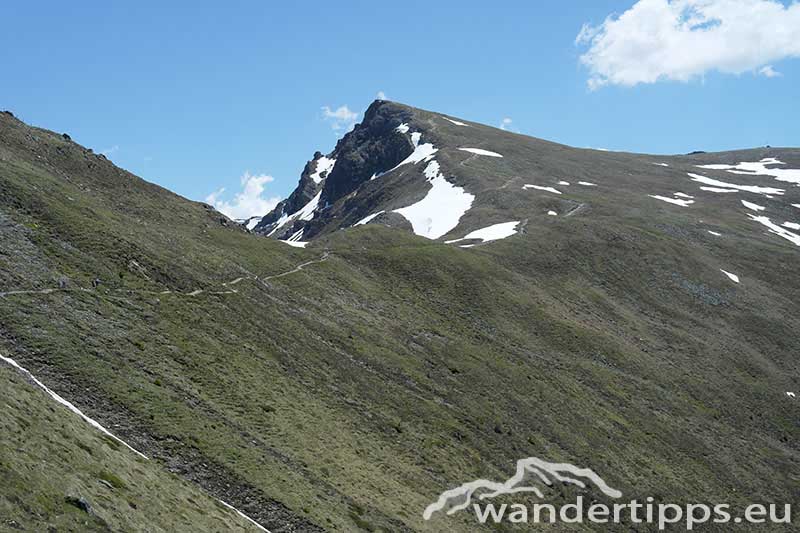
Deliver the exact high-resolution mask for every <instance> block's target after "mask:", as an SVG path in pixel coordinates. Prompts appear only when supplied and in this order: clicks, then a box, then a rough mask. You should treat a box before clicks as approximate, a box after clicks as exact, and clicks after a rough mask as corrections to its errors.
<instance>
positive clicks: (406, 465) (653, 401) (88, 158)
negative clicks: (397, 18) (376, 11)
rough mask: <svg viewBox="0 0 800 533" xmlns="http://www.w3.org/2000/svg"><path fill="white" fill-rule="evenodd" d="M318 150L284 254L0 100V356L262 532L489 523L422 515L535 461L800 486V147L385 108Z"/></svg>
mask: <svg viewBox="0 0 800 533" xmlns="http://www.w3.org/2000/svg"><path fill="white" fill-rule="evenodd" d="M398 113H399V114H400V115H399V116H398ZM376 117H382V118H381V119H380V120H378V118H376ZM453 121H455V122H459V123H461V124H464V125H459V124H456V123H455V122H453ZM373 122H374V124H373ZM365 124H366V126H365ZM404 124H405V125H406V127H407V128H408V129H407V130H406V127H401V128H400V129H399V130H398V127H400V126H402V125H404ZM415 133H419V134H420V135H418V136H417V135H413V134H415ZM428 143H430V144H431V145H432V146H430V147H426V146H425V145H426V144H428ZM460 148H470V149H479V150H486V151H489V152H493V153H497V154H500V155H502V156H503V157H494V156H491V155H486V154H485V153H480V152H479V153H475V152H465V151H463V150H460ZM432 150H436V152H433V151H432ZM414 154H416V155H414ZM412 156H413V157H412ZM326 157H327V158H328V159H329V160H334V159H335V163H333V168H332V169H331V168H330V163H325V164H324V165H323V167H326V168H327V170H326V171H325V173H323V172H322V171H320V173H319V174H318V178H319V182H318V183H317V180H315V179H314V178H312V175H313V174H315V173H316V172H317V170H318V169H319V164H318V163H319V162H320V161H321V157H315V159H314V160H313V161H312V162H311V164H309V166H308V167H307V168H306V171H305V172H304V176H305V182H306V185H307V187H304V188H303V192H302V194H300V193H295V194H296V195H297V196H296V197H295V199H294V200H291V201H287V203H286V204H284V205H285V206H289V207H285V209H284V211H283V212H281V213H280V214H278V215H277V219H278V220H279V219H280V218H281V217H282V216H283V215H286V216H287V222H285V224H284V225H283V226H281V227H280V228H279V229H278V231H277V232H275V233H273V237H276V236H277V237H281V238H282V239H286V238H289V237H293V236H294V237H295V240H302V241H307V240H310V243H309V244H308V246H307V247H306V249H298V248H294V247H291V246H287V245H286V244H285V243H282V242H278V241H276V240H274V239H268V238H264V237H263V236H260V235H257V234H252V233H250V232H248V231H246V230H245V229H244V228H242V227H241V226H240V225H238V224H236V223H234V222H232V221H229V220H228V219H226V218H224V217H222V216H221V215H220V214H219V213H216V212H215V211H213V210H212V209H210V208H208V207H207V206H204V205H203V204H198V203H194V202H190V201H187V200H185V199H182V198H180V197H178V196H176V195H174V194H172V193H169V192H168V191H165V190H163V189H161V188H159V187H157V186H154V185H151V184H148V183H146V182H144V181H142V180H140V179H138V178H136V177H135V176H132V175H131V174H129V173H126V172H125V171H122V170H120V169H118V168H116V167H114V166H113V165H112V164H111V163H109V162H108V161H105V160H104V159H103V158H102V157H101V156H97V155H95V154H92V153H91V152H90V151H88V150H86V149H84V148H82V147H81V146H79V145H77V144H76V143H74V142H72V141H70V140H68V139H66V138H64V137H62V136H61V135H57V134H54V133H52V132H47V131H44V130H39V129H35V128H31V127H29V126H26V125H25V124H23V123H21V122H19V121H17V120H16V119H14V118H12V117H10V116H8V115H2V114H0V217H2V219H1V220H0V243H2V245H1V246H0V350H2V352H3V353H7V354H9V355H10V356H11V357H13V358H14V359H15V360H17V361H19V362H20V364H21V365H23V366H24V367H25V368H27V369H29V370H30V371H31V372H32V373H33V374H34V375H35V376H37V377H38V378H39V379H40V380H41V381H42V382H44V383H45V384H46V385H47V386H49V387H50V388H52V389H54V390H55V392H57V393H58V394H60V395H62V396H63V397H65V398H66V399H68V400H70V401H71V402H73V403H74V404H75V405H76V406H78V407H79V408H80V409H81V410H82V411H84V412H85V413H86V414H88V415H89V416H91V417H92V418H94V419H96V420H97V421H98V422H100V423H101V424H103V425H104V426H105V427H108V428H112V429H113V430H114V432H115V434H117V435H119V436H120V437H121V438H123V439H124V440H125V441H126V442H129V443H130V444H131V445H132V446H134V447H135V448H136V449H138V450H141V451H143V452H144V453H145V454H146V455H147V456H148V457H150V458H151V460H150V464H152V465H158V466H160V467H162V468H163V469H166V470H168V471H171V472H173V473H175V474H178V475H179V476H181V477H182V478H183V479H184V480H186V481H191V482H194V483H197V484H198V486H199V487H202V489H203V490H204V491H205V492H207V493H209V494H210V495H212V496H214V497H217V498H221V499H223V500H225V501H227V502H230V503H231V504H233V505H234V506H235V507H237V508H239V509H241V510H242V511H243V512H245V513H246V514H247V515H248V516H251V517H253V518H254V519H256V520H257V521H259V523H261V524H262V525H264V526H265V527H267V528H269V529H270V530H271V531H275V532H277V531H319V530H329V531H453V532H462V531H480V530H483V529H482V527H481V526H478V525H477V524H476V522H475V521H474V519H473V518H472V517H470V516H469V515H467V514H465V513H456V514H454V515H452V516H443V515H436V516H434V517H433V518H431V519H430V520H425V519H424V518H423V515H422V513H423V510H424V509H425V508H426V507H427V506H428V505H429V504H431V503H432V502H434V501H436V499H437V498H438V496H439V495H440V494H441V493H442V492H443V491H445V490H447V489H450V488H452V487H456V486H458V485H461V484H462V483H464V482H466V481H469V480H473V479H479V478H484V479H506V478H508V477H509V476H510V475H511V474H512V473H513V469H514V465H515V464H516V462H517V460H519V459H521V458H525V457H532V456H535V457H541V458H544V459H546V460H548V461H563V462H568V463H572V464H576V465H586V466H590V467H591V468H593V469H594V470H595V471H597V472H598V473H600V475H602V476H603V478H604V479H605V480H606V481H607V482H608V483H609V484H610V485H612V486H613V487H615V488H617V489H619V490H621V491H622V493H623V494H624V495H625V498H626V499H629V498H630V499H633V498H638V499H640V500H643V499H644V498H645V497H647V496H652V497H654V498H656V500H657V501H670V502H695V501H703V502H706V501H712V502H713V501H725V502H728V503H730V504H732V505H741V504H743V503H745V502H747V503H749V502H751V501H759V502H796V501H798V500H800V492H799V489H798V487H799V486H800V484H798V478H797V472H798V466H799V465H800V448H799V447H798V444H797V443H798V437H800V426H798V423H797V421H798V408H800V406H799V405H798V404H797V401H796V399H795V398H793V397H792V396H790V395H787V392H792V391H794V392H798V389H800V376H799V374H798V371H799V370H800V364H798V361H797V357H796V347H797V346H799V345H800V334H798V332H799V331H800V314H798V308H797V303H796V302H797V301H798V299H800V279H799V278H798V276H797V275H796V273H795V264H796V262H797V259H798V254H799V253H800V247H799V246H798V243H797V242H795V237H794V236H795V235H796V234H797V233H798V231H796V230H794V229H792V226H791V224H796V223H798V222H800V208H798V207H796V206H797V205H800V194H799V191H800V189H798V187H797V186H796V182H793V181H791V180H794V179H795V177H794V176H795V175H794V174H792V173H791V172H790V171H789V169H797V168H800V151H798V150H796V149H767V148H765V149H759V150H750V151H743V152H729V153H723V154H698V155H694V156H681V157H670V158H667V157H655V156H644V155H635V154H621V153H609V152H602V151H591V150H579V149H573V148H568V147H564V146H561V145H556V144H552V143H547V142H545V141H540V140H536V139H531V138H528V137H524V136H519V135H515V134H512V133H507V132H502V131H499V130H495V129H492V128H487V127H485V126H480V125H478V124H473V123H467V122H465V121H460V120H457V119H452V118H449V119H447V118H444V117H442V116H441V115H438V114H433V113H427V112H423V111H419V110H415V109H413V108H409V107H405V106H400V105H399V104H392V103H386V102H378V103H376V104H373V106H372V107H371V108H370V111H369V112H368V113H367V116H366V118H365V122H364V123H363V124H362V125H361V126H358V127H357V128H356V129H355V130H354V131H353V132H352V133H350V134H348V136H346V137H345V138H344V139H343V140H342V141H340V143H339V144H338V145H337V148H336V150H334V152H332V153H331V154H328V155H327V156H326ZM409 157H412V159H411V160H409V161H408V162H406V163H403V162H404V161H406V159H408V158H409ZM768 158H774V159H768ZM426 159H427V161H426ZM775 160H778V161H780V162H781V163H777V162H776V161H775ZM759 161H761V163H757V162H759ZM434 162H435V163H437V167H438V168H434V167H433V166H432V164H433V163H434ZM742 162H745V163H748V162H749V163H751V165H750V166H742V167H739V168H720V167H715V168H699V167H698V166H697V165H712V164H713V165H722V164H725V165H738V164H739V163H742ZM401 163H403V164H401ZM397 165H400V166H399V167H397ZM663 165H668V166H663ZM753 165H756V166H757V168H759V171H758V174H754V173H752V172H750V171H749V170H748V169H751V168H756V167H754V166H753ZM394 167H397V168H394ZM761 167H764V168H763V169H761ZM312 168H313V170H312ZM393 168H394V169H393ZM341 169H344V170H341ZM776 169H777V170H776ZM779 170H780V171H784V172H779ZM309 171H310V172H309ZM732 171H735V172H732ZM381 172H383V174H381ZM765 172H767V173H771V174H774V175H765ZM795 172H796V171H795ZM689 173H692V174H694V175H695V177H694V178H693V177H692V176H689ZM426 174H427V175H426ZM373 175H375V179H371V178H372V177H373ZM698 176H700V177H698ZM309 180H310V182H309ZM695 180H701V181H695ZM711 180H716V182H714V181H711ZM787 180H788V181H787ZM311 182H313V185H312V183H311ZM562 182H563V183H562ZM566 182H568V183H569V184H568V185H567V184H566ZM581 182H583V183H581ZM718 182H723V183H725V184H726V185H720V184H719V183H718ZM526 185H528V186H529V187H525V186H526ZM701 187H706V188H711V189H716V190H704V189H701ZM437 188H438V189H437ZM456 189H461V191H458V190H456ZM722 189H724V190H727V191H729V192H718V190H722ZM431 190H437V191H438V190H441V191H444V193H443V195H442V196H438V194H439V193H438V192H437V193H436V195H435V197H434V198H433V199H432V200H433V201H432V205H433V206H434V207H435V209H428V208H427V206H426V204H422V207H419V206H418V205H417V202H419V201H421V200H422V201H424V199H425V198H427V196H428V193H429V192H430V191H431ZM554 191H557V192H554ZM732 191H736V192H732ZM676 193H680V194H676ZM312 195H313V196H312ZM317 195H319V196H318V198H319V200H318V204H317V205H318V206H319V210H317V209H313V210H312V209H309V212H312V213H313V216H310V217H307V219H303V220H300V219H301V218H302V217H300V216H298V217H295V218H292V216H293V215H294V214H295V213H292V212H291V211H292V210H293V209H295V208H296V206H297V205H300V204H301V203H303V201H306V199H308V198H309V197H311V199H309V200H308V201H307V202H306V204H304V206H307V205H308V203H309V202H312V200H313V199H314V198H315V197H317ZM687 195H688V196H692V197H693V198H688V197H687ZM467 196H470V197H472V201H471V202H470V203H469V205H468V206H467V202H466V199H467ZM659 197H660V198H659ZM450 200H454V201H453V202H451V201H450ZM743 202H746V203H743ZM290 204H291V205H290ZM415 205H417V207H416V208H415V209H409V208H411V207H412V206H415ZM454 206H455V207H454ZM753 206H756V207H753ZM465 207H466V209H464V208H465ZM456 208H457V209H456ZM761 208H763V209H761ZM301 210H302V208H301ZM397 210H399V212H397ZM380 211H384V214H381V215H378V216H376V217H374V218H372V219H371V220H370V221H369V222H370V223H368V224H366V223H365V224H360V225H359V224H357V223H358V222H360V221H362V220H363V219H364V218H365V217H368V216H370V215H375V214H376V213H378V212H380ZM549 212H553V213H555V215H552V214H548V213H549ZM418 213H421V214H420V215H419V216H417V214H418ZM456 215H458V216H456ZM271 216H273V220H272V221H271V222H270V221H268V222H265V223H263V224H262V225H260V226H259V228H257V231H260V232H263V233H271V232H273V230H275V219H274V218H275V214H274V213H273V215H271ZM428 219H429V220H428ZM453 220H455V224H453ZM509 222H511V223H512V224H508V223H509ZM495 224H505V225H504V226H499V227H493V228H492V229H489V230H485V231H483V232H480V233H478V236H479V237H481V238H480V239H476V238H475V235H471V236H470V238H469V239H467V240H460V241H458V242H454V243H450V244H447V243H446V242H444V241H448V240H454V239H460V238H465V237H467V236H468V234H469V233H471V232H474V231H476V230H480V229H482V228H486V227H488V226H493V225H495ZM786 224H789V225H790V226H787V225H786ZM450 225H452V227H450ZM353 226H355V227H353ZM283 228H285V229H283ZM341 228H346V229H345V230H344V231H339V229H341ZM301 230H302V231H303V233H302V234H299V235H298V232H299V231H301ZM422 235H425V236H422ZM487 236H488V237H501V236H502V237H504V238H497V239H495V240H489V242H485V243H484V240H487V239H484V238H483V237H487ZM426 237H434V238H426ZM479 242H480V243H481V244H480V245H479V246H473V247H470V248H463V247H462V246H465V245H466V246H468V245H471V244H476V243H479ZM724 271H725V272H728V273H729V274H726V273H725V272H724ZM730 275H732V276H733V277H735V278H736V279H734V278H733V277H731V276H730ZM98 278H99V279H100V280H101V283H100V284H99V286H96V287H95V286H93V285H96V284H93V283H92V281H93V280H95V279H98ZM8 376H9V374H8V373H5V374H2V375H0V379H8ZM11 379H15V378H13V376H12V377H11ZM11 393H12V394H19V393H18V392H14V391H12V392H11ZM33 438H35V439H44V438H45V437H43V436H34V437H33ZM51 438H52V439H53V440H54V441H55V443H60V442H62V441H63V440H64V439H66V437H65V436H64V435H61V434H56V435H53V436H52V437H51ZM23 452H24V450H23ZM26 457H27V458H26ZM31 457H35V456H32V455H30V454H28V455H26V454H25V453H14V454H12V453H10V451H9V449H7V448H5V447H3V448H0V458H1V459H2V464H3V465H4V466H5V465H9V464H12V465H13V464H17V465H18V464H21V462H22V461H26V460H35V459H30V458H31ZM15 468H16V467H15ZM70 471H74V472H79V473H80V472H88V473H86V474H81V475H85V476H89V475H91V472H94V471H95V465H91V464H90V465H87V464H86V462H85V461H83V462H75V463H74V464H73V465H71V466H70ZM118 475H119V474H118ZM60 490H62V489H61V487H59V491H60ZM575 490H577V489H575V488H565V489H563V490H559V494H557V495H556V496H555V498H556V500H559V501H569V499H570V497H571V496H572V495H573V494H574V491H575ZM585 493H586V494H587V496H588V497H589V498H590V499H591V498H595V499H599V500H603V499H606V496H605V495H604V494H602V493H599V492H598V491H594V490H592V489H591V488H587V489H586V491H585ZM0 494H6V489H2V488H0ZM24 504H25V505H28V506H30V507H32V508H34V509H35V508H36V506H37V505H39V504H31V503H29V502H24ZM17 505H19V506H21V505H22V504H17ZM178 508H181V507H180V506H179V507H178ZM187 512H188V511H187ZM582 527H583V526H579V525H568V524H558V525H557V526H556V527H554V528H553V529H554V530H567V531H577V530H587V529H589V527H588V526H586V529H582ZM704 530H705V531H727V530H728V529H727V527H722V526H717V525H714V524H706V525H705V526H704ZM769 530H770V531H779V530H780V528H779V527H778V526H772V527H771V529H769ZM785 530H786V531H790V530H791V526H787V528H786V529H785Z"/></svg>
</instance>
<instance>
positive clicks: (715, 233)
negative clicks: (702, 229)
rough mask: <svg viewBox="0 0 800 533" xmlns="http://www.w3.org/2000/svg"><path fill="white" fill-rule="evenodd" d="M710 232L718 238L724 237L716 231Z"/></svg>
mask: <svg viewBox="0 0 800 533" xmlns="http://www.w3.org/2000/svg"><path fill="white" fill-rule="evenodd" d="M708 232H709V233H710V234H711V235H716V236H717V237H719V236H721V235H722V233H717V232H716V231H711V230H708Z"/></svg>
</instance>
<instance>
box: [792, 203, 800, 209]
mask: <svg viewBox="0 0 800 533" xmlns="http://www.w3.org/2000/svg"><path fill="white" fill-rule="evenodd" d="M792 207H796V208H797V209H800V204H792Z"/></svg>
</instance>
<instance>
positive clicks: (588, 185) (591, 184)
mask: <svg viewBox="0 0 800 533" xmlns="http://www.w3.org/2000/svg"><path fill="white" fill-rule="evenodd" d="M578 185H585V186H586V187H597V184H595V183H590V182H588V181H579V182H578Z"/></svg>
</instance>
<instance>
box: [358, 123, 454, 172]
mask: <svg viewBox="0 0 800 533" xmlns="http://www.w3.org/2000/svg"><path fill="white" fill-rule="evenodd" d="M420 140H422V134H421V133H420V132H418V131H415V132H414V133H412V134H411V142H412V143H414V151H413V152H411V155H409V156H408V157H406V158H405V159H403V160H402V161H401V162H400V163H398V164H397V165H396V166H395V167H394V168H392V169H391V170H389V171H388V172H391V171H392V170H394V169H396V168H398V167H401V166H403V165H406V164H408V163H411V164H413V165H416V164H417V163H419V162H420V161H422V160H425V161H430V160H431V159H433V155H434V154H435V153H436V152H438V151H439V150H438V149H437V148H434V147H433V145H432V144H431V143H424V144H420V143H419V141H420ZM381 174H385V172H383V173H381ZM381 174H378V175H377V176H373V179H375V178H376V177H378V176H380V175H381Z"/></svg>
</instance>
